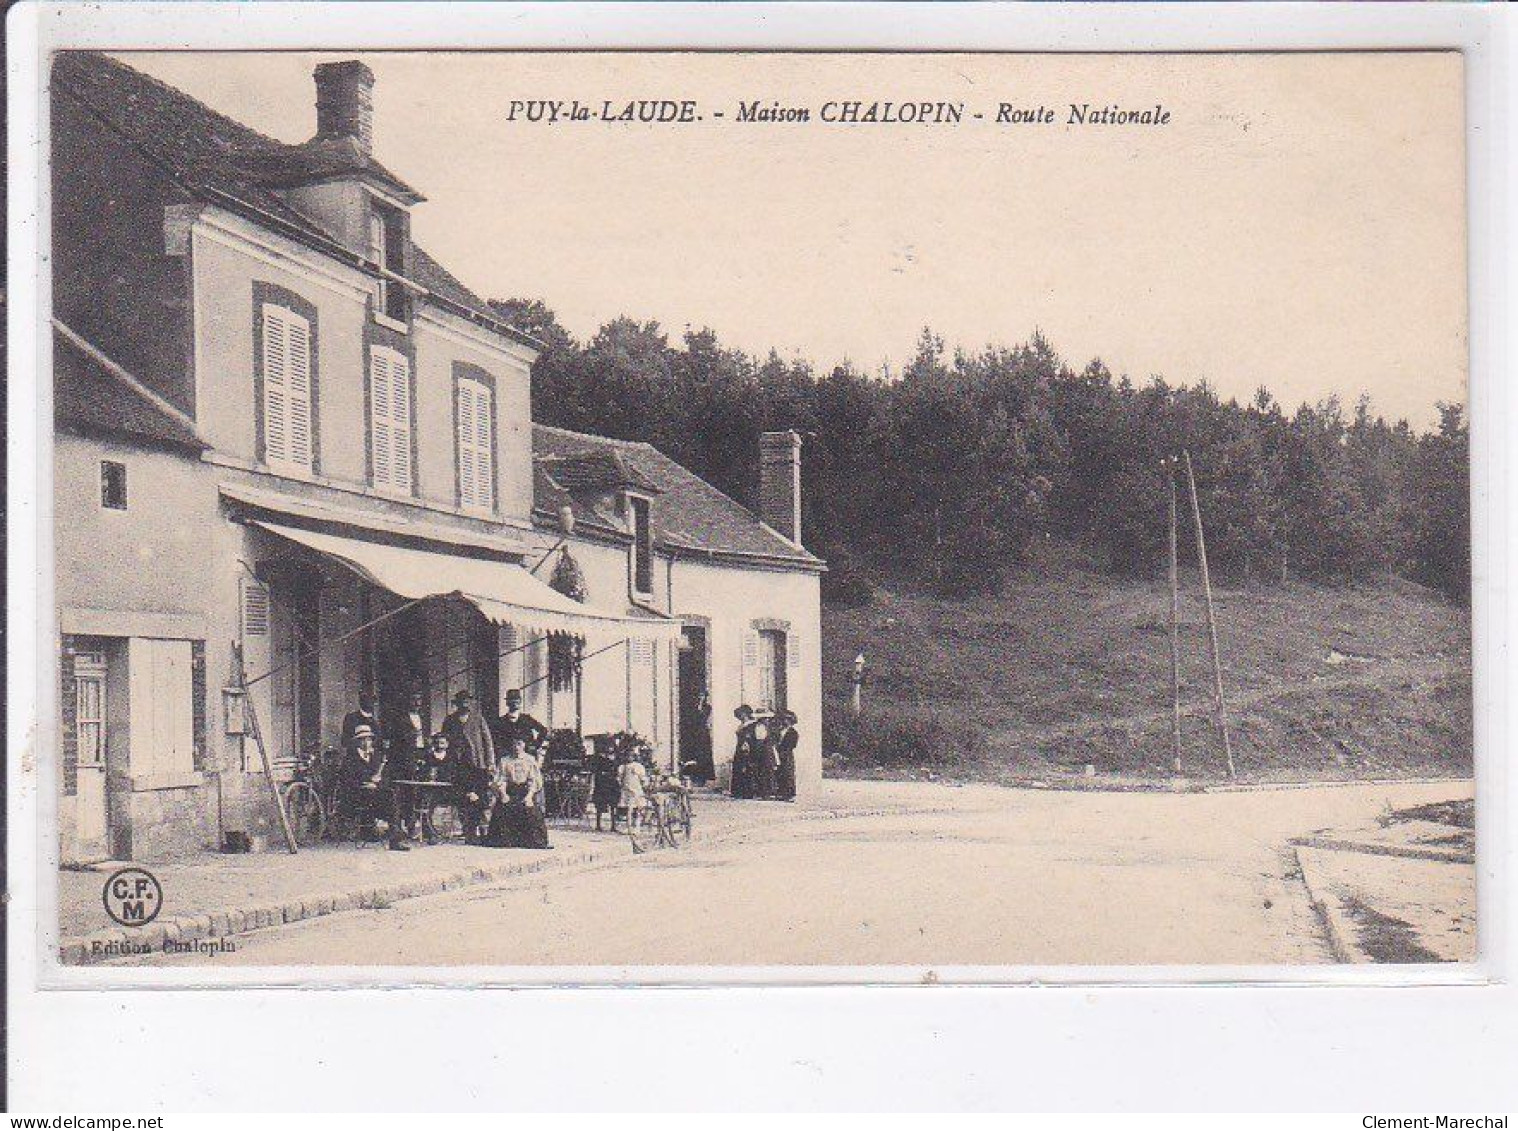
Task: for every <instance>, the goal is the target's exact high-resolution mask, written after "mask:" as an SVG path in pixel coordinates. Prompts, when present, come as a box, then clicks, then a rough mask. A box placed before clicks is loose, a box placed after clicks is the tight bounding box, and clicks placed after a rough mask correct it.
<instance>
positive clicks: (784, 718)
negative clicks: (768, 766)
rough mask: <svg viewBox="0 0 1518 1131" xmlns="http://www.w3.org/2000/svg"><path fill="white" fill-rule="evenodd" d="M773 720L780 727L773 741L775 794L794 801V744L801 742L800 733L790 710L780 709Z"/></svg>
mask: <svg viewBox="0 0 1518 1131" xmlns="http://www.w3.org/2000/svg"><path fill="white" fill-rule="evenodd" d="M775 722H776V725H777V726H778V727H779V728H780V737H779V738H778V739H777V740H776V742H775V752H776V757H777V759H778V761H779V765H778V767H777V769H776V780H775V796H776V797H777V798H779V799H780V800H781V801H795V800H796V746H797V745H798V744H799V743H800V742H801V735H800V733H799V732H798V731H797V730H796V715H795V713H794V712H792V711H781V712H780V715H779V716H778V717H777V718H776V720H775Z"/></svg>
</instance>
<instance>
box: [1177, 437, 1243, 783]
mask: <svg viewBox="0 0 1518 1131" xmlns="http://www.w3.org/2000/svg"><path fill="white" fill-rule="evenodd" d="M1181 458H1182V459H1184V460H1185V461H1186V485H1187V487H1188V488H1189V489H1190V491H1191V519H1192V522H1194V523H1195V524H1196V557H1197V563H1198V565H1200V566H1201V570H1202V595H1203V597H1204V598H1205V599H1206V602H1207V637H1208V640H1209V641H1210V643H1211V645H1212V691H1213V701H1214V703H1215V705H1216V707H1217V713H1218V730H1220V731H1222V733H1223V756H1224V757H1225V758H1226V759H1227V761H1228V776H1229V777H1230V778H1231V777H1233V776H1234V769H1233V742H1232V741H1231V740H1230V739H1229V737H1228V707H1227V706H1226V705H1225V704H1224V702H1223V663H1222V660H1221V658H1220V657H1219V655H1218V624H1217V619H1216V618H1215V617H1214V615H1213V612H1212V580H1211V578H1210V577H1209V576H1208V574H1207V540H1206V538H1205V537H1204V536H1203V535H1202V507H1201V504H1200V503H1198V502H1197V497H1196V475H1195V474H1194V473H1193V472H1192V470H1191V453H1190V452H1186V451H1183V452H1182V453H1181Z"/></svg>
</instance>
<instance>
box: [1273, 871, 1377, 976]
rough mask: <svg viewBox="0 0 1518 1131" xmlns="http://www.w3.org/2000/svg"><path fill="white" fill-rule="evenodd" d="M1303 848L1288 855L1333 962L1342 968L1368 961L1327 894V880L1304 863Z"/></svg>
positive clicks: (1334, 902) (1352, 929) (1329, 894)
mask: <svg viewBox="0 0 1518 1131" xmlns="http://www.w3.org/2000/svg"><path fill="white" fill-rule="evenodd" d="M1304 847H1307V846H1306V845H1300V844H1298V845H1294V846H1293V848H1292V852H1293V854H1294V855H1295V856H1296V858H1297V870H1298V871H1299V872H1301V873H1302V883H1303V885H1304V886H1305V887H1306V888H1307V898H1308V899H1309V900H1311V901H1312V909H1313V910H1314V911H1315V912H1317V915H1318V922H1320V923H1321V924H1322V925H1323V933H1324V934H1325V935H1327V936H1328V948H1329V950H1330V951H1332V952H1333V956H1334V961H1335V962H1338V963H1341V964H1344V965H1351V964H1355V963H1365V962H1369V961H1370V959H1369V957H1367V956H1366V955H1364V954H1362V953H1360V952H1359V950H1358V949H1357V948H1356V946H1355V930H1354V924H1353V923H1351V922H1349V921H1348V919H1347V918H1346V916H1345V914H1344V912H1343V911H1342V910H1341V909H1340V907H1339V901H1338V900H1337V899H1335V898H1334V897H1333V895H1332V893H1330V892H1329V891H1328V884H1327V881H1325V880H1324V879H1323V877H1322V876H1320V875H1318V874H1317V870H1316V869H1315V868H1314V867H1313V866H1312V865H1310V864H1309V863H1308V860H1309V858H1310V856H1311V852H1310V851H1309V852H1306V853H1304V852H1303V851H1302V849H1303V848H1304Z"/></svg>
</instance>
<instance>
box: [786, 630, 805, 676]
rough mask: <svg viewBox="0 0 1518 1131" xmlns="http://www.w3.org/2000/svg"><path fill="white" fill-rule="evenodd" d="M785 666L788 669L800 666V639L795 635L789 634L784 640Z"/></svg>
mask: <svg viewBox="0 0 1518 1131" xmlns="http://www.w3.org/2000/svg"><path fill="white" fill-rule="evenodd" d="M785 664H786V667H789V668H799V667H800V666H801V637H800V635H799V634H797V633H794V632H792V633H790V634H789V635H788V636H787V637H786V638H785Z"/></svg>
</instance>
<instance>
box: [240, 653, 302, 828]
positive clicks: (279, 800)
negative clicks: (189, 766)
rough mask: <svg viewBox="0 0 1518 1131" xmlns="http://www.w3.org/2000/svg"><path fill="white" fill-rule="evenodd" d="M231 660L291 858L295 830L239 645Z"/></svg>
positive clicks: (244, 714)
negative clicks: (254, 702) (259, 721)
mask: <svg viewBox="0 0 1518 1131" xmlns="http://www.w3.org/2000/svg"><path fill="white" fill-rule="evenodd" d="M232 658H233V659H234V660H236V661H237V684H238V687H240V688H241V689H242V711H243V718H244V719H245V720H247V724H248V729H249V730H250V731H252V732H253V742H254V745H256V746H257V747H258V760H259V761H260V762H261V763H262V764H263V769H264V781H265V782H267V783H268V785H269V795H270V796H271V797H273V798H274V811H275V812H276V813H278V814H279V827H280V829H282V830H283V831H284V834H285V847H286V848H288V849H289V850H290V855H292V856H293V855H295V854H296V853H297V852H299V851H300V849H299V848H297V847H296V844H295V830H294V829H292V828H291V827H290V814H288V813H286V812H285V799H284V796H283V795H282V794H281V793H280V792H279V785H278V784H277V783H276V782H275V780H274V767H273V766H271V765H270V764H269V748H268V747H267V746H265V745H264V732H263V731H262V730H261V729H260V728H259V725H258V708H257V707H255V706H254V705H253V696H251V695H249V694H248V679H247V674H248V669H247V668H246V667H244V666H243V662H242V645H241V644H233V645H232Z"/></svg>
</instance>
